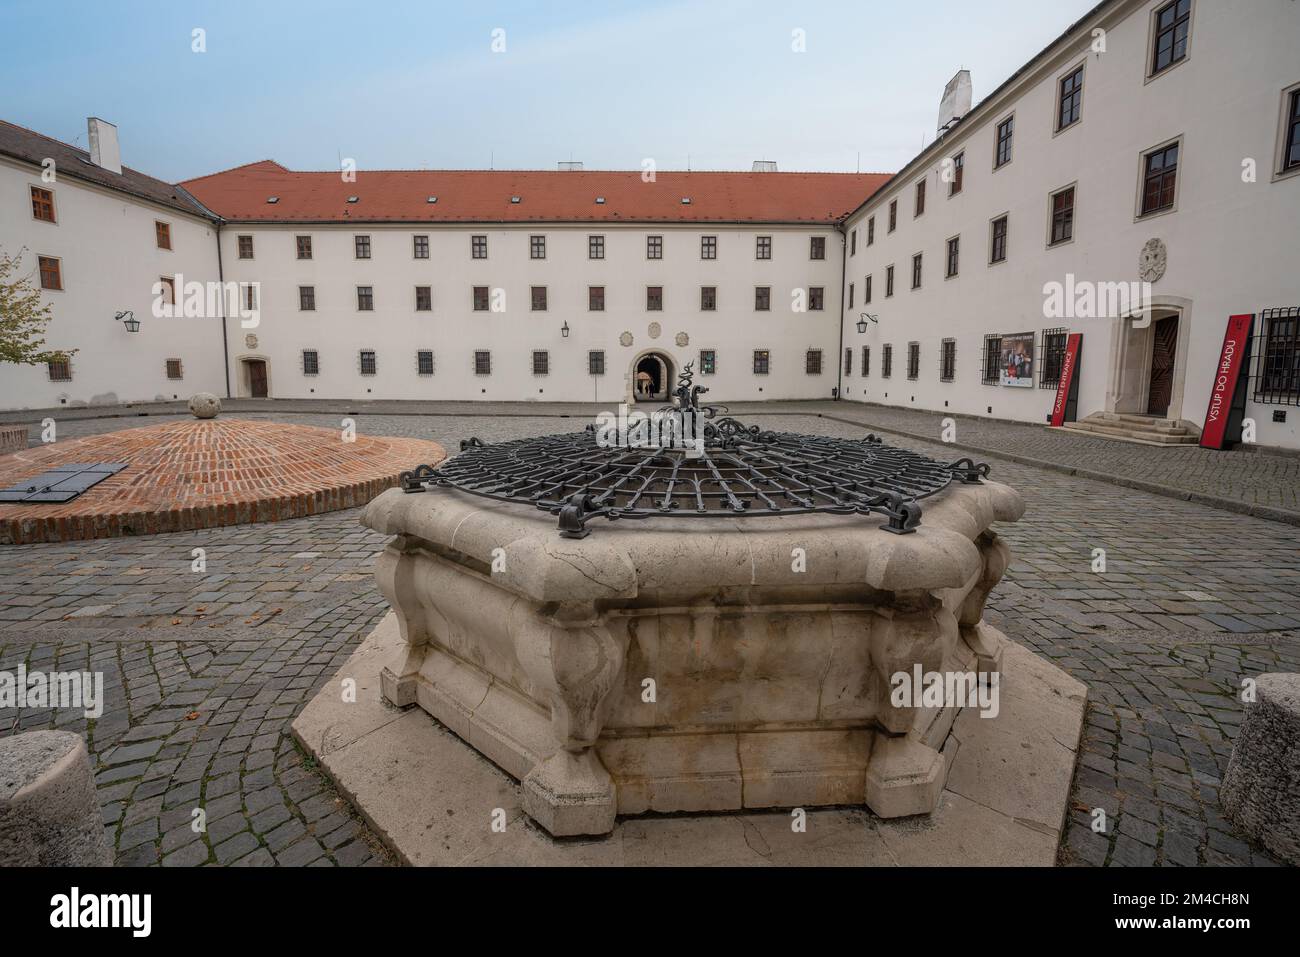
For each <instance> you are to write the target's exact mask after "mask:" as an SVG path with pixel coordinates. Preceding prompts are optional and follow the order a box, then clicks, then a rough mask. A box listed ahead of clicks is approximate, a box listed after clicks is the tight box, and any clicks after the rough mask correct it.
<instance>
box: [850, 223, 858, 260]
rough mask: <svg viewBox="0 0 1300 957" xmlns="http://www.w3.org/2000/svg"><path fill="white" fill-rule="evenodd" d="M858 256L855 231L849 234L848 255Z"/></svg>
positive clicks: (856, 233) (856, 232)
mask: <svg viewBox="0 0 1300 957" xmlns="http://www.w3.org/2000/svg"><path fill="white" fill-rule="evenodd" d="M857 254H858V231H857V230H856V229H854V230H852V231H850V232H849V255H850V256H856V255H857Z"/></svg>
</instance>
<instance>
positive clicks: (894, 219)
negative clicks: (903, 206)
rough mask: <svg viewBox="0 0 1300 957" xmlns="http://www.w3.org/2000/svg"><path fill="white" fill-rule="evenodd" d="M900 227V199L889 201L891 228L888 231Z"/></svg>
mask: <svg viewBox="0 0 1300 957" xmlns="http://www.w3.org/2000/svg"><path fill="white" fill-rule="evenodd" d="M897 227H898V200H896V199H891V200H890V201H889V229H888V230H886V231H887V232H891V233H892V232H893V231H894V230H895V229H896V228H897Z"/></svg>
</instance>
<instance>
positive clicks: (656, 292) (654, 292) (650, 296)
mask: <svg viewBox="0 0 1300 957" xmlns="http://www.w3.org/2000/svg"><path fill="white" fill-rule="evenodd" d="M645 307H646V309H647V310H648V311H650V312H662V311H663V308H664V287H663V286H646V287H645Z"/></svg>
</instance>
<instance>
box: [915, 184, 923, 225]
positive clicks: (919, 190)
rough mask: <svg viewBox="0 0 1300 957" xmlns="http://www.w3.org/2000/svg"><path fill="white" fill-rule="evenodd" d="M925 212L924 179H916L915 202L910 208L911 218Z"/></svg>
mask: <svg viewBox="0 0 1300 957" xmlns="http://www.w3.org/2000/svg"><path fill="white" fill-rule="evenodd" d="M924 212H925V180H918V181H917V184H916V203H915V205H914V206H913V208H912V218H913V219H915V218H916V217H917V216H920V215H921V214H922V213H924Z"/></svg>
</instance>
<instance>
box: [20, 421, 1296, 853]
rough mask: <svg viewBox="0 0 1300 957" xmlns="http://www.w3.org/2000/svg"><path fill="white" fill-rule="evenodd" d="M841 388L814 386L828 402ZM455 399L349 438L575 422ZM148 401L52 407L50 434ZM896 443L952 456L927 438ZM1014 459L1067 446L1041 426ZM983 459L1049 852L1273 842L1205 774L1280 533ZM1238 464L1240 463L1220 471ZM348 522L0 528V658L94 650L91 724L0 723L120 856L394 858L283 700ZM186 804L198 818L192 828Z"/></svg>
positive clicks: (335, 601)
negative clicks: (1079, 724) (1035, 744)
mask: <svg viewBox="0 0 1300 957" xmlns="http://www.w3.org/2000/svg"><path fill="white" fill-rule="evenodd" d="M822 405H828V406H829V404H822ZM846 405H847V404H846V403H839V404H836V405H835V406H834V407H833V408H834V410H835V413H836V414H837V415H839V414H840V413H841V410H843V409H844V407H845V406H846ZM739 408H740V407H735V409H734V410H738V409H739ZM463 411H466V410H465V409H458V410H450V411H448V412H447V413H446V414H440V415H438V416H436V417H435V416H414V415H382V414H369V413H367V414H363V415H355V416H354V418H355V419H356V423H357V428H358V431H359V432H361V433H363V434H364V433H369V434H382V435H409V436H415V437H420V438H430V439H433V440H435V441H438V442H440V443H442V444H444V445H445V446H446V447H447V448H448V450H449V451H452V452H454V450H455V449H456V448H457V447H458V443H459V440H460V439H462V438H466V437H468V436H470V435H477V436H479V437H480V438H482V439H484V440H485V441H489V442H490V441H497V440H500V439H504V438H508V437H515V436H521V435H529V434H542V433H546V432H557V431H569V430H573V429H577V428H580V427H581V426H582V424H583V423H584V421H585V416H584V415H583V411H584V410H583V408H582V407H575V408H574V409H573V410H571V411H572V413H573V416H574V417H573V418H569V419H562V418H557V417H554V415H555V414H556V413H558V412H560V411H564V410H561V409H559V408H556V407H547V408H546V409H545V410H544V411H545V412H546V413H547V415H548V416H550V417H543V416H542V415H539V414H536V413H537V412H541V411H543V410H541V409H537V410H534V414H529V412H528V410H527V409H523V410H518V409H511V410H504V409H502V410H500V411H502V412H506V411H509V412H510V413H512V414H509V415H506V414H500V415H491V414H488V415H484V414H483V413H484V412H490V411H491V409H490V408H489V407H485V406H477V407H476V408H475V410H474V411H476V412H478V413H479V414H477V415H473V416H468V415H464V414H457V413H459V412H463ZM763 411H764V413H765V414H764V419H763V425H764V427H766V428H780V429H789V430H795V431H806V432H812V433H822V434H830V435H843V436H852V437H860V436H861V435H862V434H863V433H864V432H865V431H866V430H867V429H868V428H872V427H874V428H876V429H881V428H893V429H896V430H898V431H906V432H911V433H913V434H917V435H920V434H925V430H924V429H923V428H922V427H921V426H918V425H917V424H916V423H917V422H918V421H919V420H915V419H913V420H903V419H899V418H897V417H891V416H890V415H888V414H887V412H888V410H876V409H874V408H870V407H867V408H854V409H853V410H852V412H853V415H852V417H853V418H854V419H855V421H859V422H861V423H862V424H849V423H846V422H842V421H837V420H834V419H831V418H819V417H816V416H815V415H812V414H808V411H810V410H798V409H789V410H788V411H787V410H783V409H782V408H781V407H779V406H775V405H773V406H768V407H765V408H764V410H763ZM783 411H787V414H778V413H782V412H783ZM235 414H237V415H247V416H248V417H257V418H262V417H272V418H275V419H276V420H278V421H285V422H292V423H299V424H308V425H321V426H327V427H338V425H339V420H340V417H341V416H340V414H339V413H338V412H337V411H320V412H313V413H302V414H298V413H288V412H275V413H259V412H254V411H240V412H237V413H235ZM904 414H911V413H904ZM164 420H165V417H164V416H158V415H151V416H149V417H148V418H145V419H138V420H132V419H129V418H116V419H113V418H84V419H75V418H68V419H61V420H60V425H59V428H60V432H59V435H60V437H61V438H62V437H70V436H74V435H82V434H90V433H93V432H102V431H114V430H117V429H121V428H129V427H131V426H134V425H142V424H155V423H157V422H159V421H164ZM905 426H906V428H904V427H905ZM1008 428H1015V429H1020V430H1022V431H1021V432H1014V433H1007V432H1002V433H997V434H993V435H992V436H991V437H990V436H985V437H984V438H983V439H981V441H983V442H984V443H985V444H986V445H987V446H989V447H990V448H993V449H995V450H997V449H1001V450H1002V451H1006V452H1014V451H1015V450H1016V449H1018V448H1019V446H1017V445H1015V444H1014V442H1013V440H1014V439H1015V438H1016V437H1017V436H1018V435H1027V436H1029V437H1030V438H1032V439H1033V440H1034V441H1037V442H1042V441H1044V440H1041V439H1038V438H1034V437H1035V436H1039V435H1040V434H1042V435H1047V433H1046V431H1045V430H1041V429H1038V430H1031V429H1029V428H1027V427H1008ZM964 429H965V424H964V422H962V423H960V424H959V436H960V437H962V438H966V439H968V440H969V439H971V438H974V437H977V436H967V435H966V433H965V431H964ZM38 432H39V427H38V426H37V427H34V432H33V434H34V435H35V434H37V433H38ZM934 432H935V434H937V429H935V430H934ZM1047 441H1050V442H1053V443H1054V442H1056V441H1057V440H1056V438H1055V437H1054V436H1049V439H1048V440H1047ZM1085 441H1088V442H1099V443H1102V445H1103V446H1104V450H1103V451H1104V457H1103V453H1102V452H1097V453H1094V454H1092V456H1091V463H1092V465H1091V467H1092V468H1094V469H1110V468H1114V469H1123V470H1125V471H1126V472H1128V473H1132V474H1134V475H1147V476H1160V475H1162V474H1164V473H1163V472H1162V470H1166V471H1167V474H1169V475H1171V476H1173V475H1176V474H1177V469H1176V468H1173V467H1171V466H1169V464H1168V461H1169V459H1168V458H1167V457H1169V456H1175V455H1183V454H1185V453H1192V454H1193V455H1202V454H1204V455H1208V456H1211V457H1210V458H1198V459H1196V461H1197V462H1203V463H1204V464H1203V465H1199V466H1198V467H1197V468H1196V469H1195V470H1194V474H1195V476H1196V478H1195V481H1196V482H1199V483H1202V484H1203V486H1204V487H1205V488H1206V489H1209V490H1213V491H1215V494H1219V495H1223V496H1225V497H1228V496H1233V497H1238V498H1240V497H1241V496H1243V495H1246V494H1257V495H1258V496H1259V500H1260V501H1266V502H1268V503H1269V504H1273V505H1277V506H1283V507H1285V506H1287V505H1289V504H1291V503H1293V502H1294V498H1295V494H1296V487H1297V474H1296V471H1295V468H1296V466H1295V463H1294V461H1293V460H1288V459H1286V458H1284V457H1281V456H1277V457H1275V456H1268V455H1233V456H1231V457H1228V456H1219V457H1217V458H1215V457H1213V453H1202V451H1201V450H1162V449H1151V448H1147V447H1143V446H1130V445H1123V444H1117V443H1110V442H1105V441H1104V440H1085ZM998 443H1002V445H999V444H998ZM902 444H906V445H909V446H911V447H914V448H917V449H918V450H919V451H922V452H925V453H926V454H930V455H933V456H935V457H940V458H945V459H952V458H955V457H957V456H956V455H954V454H953V450H952V448H950V447H949V448H945V447H943V446H940V445H938V444H924V443H922V442H919V441H916V440H906V441H903V442H902ZM1082 448H1083V447H1082V446H1069V447H1068V449H1067V452H1068V455H1080V456H1086V455H1087V454H1088V453H1087V452H1086V450H1085V451H1078V450H1079V449H1082ZM1017 454H1021V455H1023V456H1026V457H1029V458H1036V457H1043V456H1048V455H1055V456H1056V458H1057V459H1060V460H1062V461H1064V459H1065V458H1068V455H1067V453H1066V452H1061V451H1060V450H1056V451H1053V449H1052V448H1050V447H1048V446H1046V445H1041V446H1038V447H1035V448H1033V449H1032V450H1028V451H1025V450H1022V451H1020V452H1018V453H1017ZM981 457H982V458H985V459H987V460H988V461H989V462H990V463H991V465H992V467H993V477H994V478H995V479H997V480H999V481H1003V482H1007V483H1009V484H1012V485H1014V486H1016V487H1017V488H1019V489H1020V490H1021V491H1022V492H1023V494H1024V495H1025V499H1026V502H1027V504H1028V511H1027V513H1026V516H1025V518H1024V519H1023V520H1022V521H1021V522H1020V523H1019V524H1017V525H1014V526H1009V527H1006V528H1005V529H1002V531H1003V534H1005V536H1006V538H1007V539H1008V540H1009V541H1010V543H1011V545H1012V549H1013V554H1014V563H1013V565H1012V567H1011V569H1010V570H1009V571H1008V573H1007V576H1006V578H1005V580H1004V581H1003V582H1002V584H1001V585H1000V586H999V587H998V589H997V590H996V591H995V592H994V594H993V596H992V597H991V598H990V601H989V618H990V620H991V621H992V622H993V623H994V624H995V625H997V626H998V627H1000V628H1002V629H1003V630H1004V631H1005V632H1006V633H1007V634H1008V635H1009V636H1010V637H1011V638H1013V639H1014V640H1016V641H1019V642H1023V643H1025V644H1026V645H1028V646H1030V647H1031V648H1033V649H1034V650H1035V651H1036V652H1038V653H1040V654H1042V655H1044V656H1046V657H1048V658H1050V659H1052V660H1053V661H1055V662H1056V663H1057V664H1059V665H1061V666H1062V667H1063V668H1065V669H1067V670H1068V671H1070V672H1071V673H1072V674H1074V675H1075V676H1076V677H1078V678H1080V679H1081V680H1083V681H1084V682H1086V683H1087V684H1088V685H1089V688H1090V692H1089V694H1090V706H1089V713H1088V717H1087V724H1086V727H1085V732H1084V741H1083V751H1082V753H1081V756H1080V761H1079V767H1078V770H1077V772H1076V780H1075V786H1074V794H1073V802H1072V805H1073V810H1072V812H1071V823H1070V826H1069V828H1068V830H1067V833H1066V837H1065V840H1064V842H1063V846H1062V849H1061V860H1062V861H1063V862H1064V863H1072V864H1095V865H1101V864H1109V865H1125V864H1150V863H1157V864H1173V865H1195V864H1246V863H1254V864H1267V863H1271V861H1270V860H1269V859H1268V858H1267V856H1265V855H1263V854H1261V853H1259V852H1258V851H1255V850H1252V849H1251V848H1250V847H1249V846H1247V845H1246V844H1245V843H1244V842H1243V841H1242V840H1241V839H1240V838H1238V837H1237V836H1235V835H1234V834H1233V831H1232V828H1231V827H1230V826H1229V825H1228V824H1227V823H1226V822H1225V821H1224V820H1223V819H1222V818H1221V817H1220V815H1219V813H1218V799H1217V787H1218V781H1219V778H1220V775H1221V774H1222V772H1223V769H1224V767H1225V766H1226V762H1227V758H1228V754H1229V752H1230V750H1231V745H1232V739H1233V736H1234V735H1235V733H1236V730H1237V727H1238V725H1239V723H1240V720H1241V714H1242V706H1241V704H1240V703H1239V701H1238V699H1237V697H1236V695H1237V693H1238V692H1239V689H1240V685H1241V680H1242V679H1243V678H1244V677H1248V676H1250V675H1254V674H1258V673H1260V672H1264V671H1276V670H1282V671H1296V670H1300V528H1297V527H1294V526H1292V525H1287V524H1281V523H1275V522H1270V521H1266V520H1263V519H1259V518H1253V517H1248V516H1245V515H1241V514H1235V513H1233V512H1229V511H1223V510H1221V509H1217V508H1212V507H1209V506H1206V505H1201V504H1196V503H1194V502H1191V501H1185V500H1180V499H1178V498H1174V497H1167V496H1161V495H1154V494H1150V493H1148V492H1144V491H1137V490H1133V489H1126V488H1121V487H1117V486H1115V485H1113V484H1108V483H1104V482H1098V481H1093V480H1091V479H1085V478H1080V477H1077V476H1071V475H1067V474H1064V473H1062V472H1061V471H1055V470H1048V469H1042V468H1037V467H1034V466H1031V465H1026V464H1021V463H1016V462H1011V461H1007V460H1005V459H1000V458H998V457H997V456H996V455H992V454H990V455H984V456H981ZM1243 459H1245V460H1248V461H1247V462H1246V465H1248V466H1250V468H1249V469H1248V470H1247V473H1248V475H1249V476H1252V477H1250V478H1247V479H1242V480H1238V479H1236V478H1234V476H1235V475H1236V474H1237V473H1236V472H1233V471H1224V469H1225V468H1227V467H1228V466H1231V465H1235V464H1241V462H1242V460H1243ZM1111 463H1114V464H1111ZM412 464H415V463H412ZM1261 474H1262V475H1263V476H1264V477H1263V478H1259V477H1258V476H1259V475H1261ZM1234 482H1235V483H1236V484H1234ZM1243 482H1244V483H1246V484H1243ZM1251 483H1254V484H1251ZM1248 485H1249V486H1250V488H1255V489H1256V491H1255V492H1250V488H1248V487H1247V486H1248ZM1261 489H1262V491H1260V490H1261ZM1288 496H1289V497H1288ZM357 518H358V512H357V511H356V510H352V511H346V512H337V513H332V514H328V515H324V516H318V517H314V518H307V519H297V520H293V521H287V522H281V523H278V524H269V525H251V526H241V527H236V528H225V529H218V530H213V531H204V532H195V533H176V534H170V535H156V536H149V537H143V538H125V539H107V540H100V541H91V542H72V543H65V544H46V545H27V546H12V547H6V548H3V549H0V582H2V584H0V669H2V670H9V671H13V670H14V669H15V668H16V667H17V666H18V664H19V663H24V664H25V665H26V667H27V668H28V669H29V670H35V669H39V670H51V669H59V670H72V669H79V670H92V671H102V672H103V673H104V676H105V698H106V704H105V710H104V713H103V715H102V716H101V717H99V718H98V719H94V720H91V721H87V720H86V719H84V718H82V717H81V713H80V712H79V711H58V712H55V711H41V710H38V709H25V710H24V711H23V712H22V713H21V716H20V715H18V714H17V713H16V712H15V711H13V710H12V709H10V710H8V711H4V710H0V734H6V733H10V732H11V731H15V730H19V729H22V730H26V729H33V728H43V727H60V728H67V729H71V730H77V731H81V732H83V733H85V735H86V736H87V740H88V742H89V744H90V750H91V754H92V758H93V759H94V760H95V761H96V762H97V783H98V786H99V792H100V798H101V804H102V807H103V816H104V824H105V827H106V828H107V829H108V832H109V836H110V840H111V842H112V843H113V844H114V845H115V847H116V849H117V857H118V862H119V863H120V864H126V865H130V864H154V863H162V864H163V865H188V864H200V863H205V862H207V863H215V864H232V863H238V864H250V865H256V864H271V863H281V864H294V865H308V864H312V865H321V866H325V865H335V864H338V865H357V864H387V863H391V861H390V858H389V856H388V855H387V853H386V852H385V851H384V850H383V849H382V848H381V847H380V846H379V845H378V843H377V842H376V841H375V840H374V838H373V836H372V835H371V834H370V833H369V831H368V829H367V828H366V827H365V825H364V824H362V823H361V822H360V821H359V820H358V819H357V818H356V817H355V816H354V815H353V814H352V812H351V810H350V807H349V805H348V804H347V803H346V802H345V801H343V800H342V799H341V798H340V797H339V796H338V795H337V794H336V793H335V791H334V789H333V788H332V787H331V786H330V784H329V782H328V781H327V780H326V779H325V778H324V776H323V775H322V774H321V773H319V772H318V771H317V770H316V769H315V768H314V767H313V766H312V765H311V763H310V762H309V761H308V760H307V759H306V758H305V757H304V756H303V755H302V753H300V752H299V750H298V749H297V748H296V746H295V745H294V743H293V740H292V738H291V736H290V734H289V724H290V722H291V720H292V718H293V716H294V715H295V714H297V713H298V711H299V710H300V709H301V708H302V707H303V705H304V704H305V703H306V701H307V700H309V699H310V697H311V696H312V694H313V693H314V691H315V690H316V689H317V688H319V687H320V685H321V684H322V683H323V682H324V681H325V679H326V678H327V677H328V676H329V675H331V674H332V673H333V672H335V671H336V670H337V669H338V668H339V667H340V666H341V664H342V663H343V662H344V661H345V660H346V658H347V657H348V655H349V654H350V652H351V650H352V649H353V648H354V647H355V646H356V644H357V643H358V642H359V641H360V639H361V638H362V636H363V635H365V634H366V632H367V631H368V630H369V629H370V628H371V627H372V626H373V624H374V623H375V622H376V621H377V620H378V619H379V618H380V617H381V616H382V614H383V613H384V611H385V610H386V605H385V603H384V601H383V599H382V597H381V596H380V595H379V593H378V591H377V590H376V588H375V586H374V583H373V579H372V577H371V573H370V564H371V561H372V559H373V556H374V554H375V553H376V552H377V551H378V550H379V548H380V547H381V546H382V544H383V537H382V536H380V535H378V534H375V533H373V532H370V531H368V530H366V529H363V528H362V527H361V526H360V525H359V524H358V523H357ZM196 548H201V549H203V550H204V559H205V561H206V570H205V571H202V572H196V571H193V570H192V563H193V562H194V553H193V550H194V549H196ZM1095 549H1104V550H1105V562H1106V569H1105V571H1104V572H1094V571H1093V570H1092V565H1093V561H1094V550H1095ZM199 806H201V807H202V808H203V809H204V810H205V812H206V818H207V831H206V833H196V832H194V831H193V830H192V829H191V827H190V823H191V816H192V813H193V809H194V808H195V807H199ZM1094 808H1102V809H1104V810H1105V811H1106V815H1107V819H1108V827H1107V833H1105V834H1094V833H1093V832H1092V830H1091V828H1090V827H1089V825H1090V823H1091V820H1092V810H1093V809H1094Z"/></svg>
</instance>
